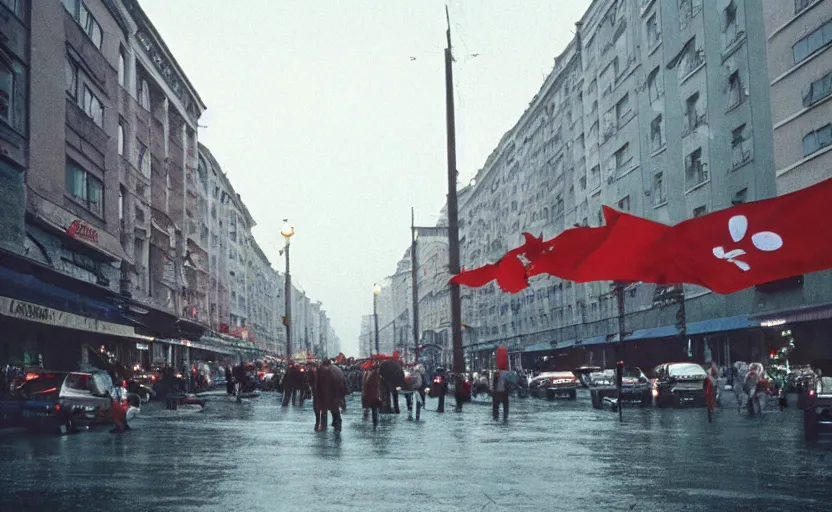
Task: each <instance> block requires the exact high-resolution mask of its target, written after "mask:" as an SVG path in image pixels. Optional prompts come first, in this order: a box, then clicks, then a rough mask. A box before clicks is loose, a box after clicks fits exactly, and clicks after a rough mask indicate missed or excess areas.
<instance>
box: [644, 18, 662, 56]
mask: <svg viewBox="0 0 832 512" xmlns="http://www.w3.org/2000/svg"><path fill="white" fill-rule="evenodd" d="M656 16H658V15H657V14H656V13H653V15H652V16H650V18H648V19H647V47H648V48H651V49H652V48H655V47H656V46H658V44H659V43H661V42H662V33H661V30H660V29H659V22H658V20H657V18H656Z"/></svg>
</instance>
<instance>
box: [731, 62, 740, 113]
mask: <svg viewBox="0 0 832 512" xmlns="http://www.w3.org/2000/svg"><path fill="white" fill-rule="evenodd" d="M741 102H742V81H741V80H740V72H739V71H734V72H733V73H731V76H730V77H728V108H731V107H735V106H737V105H739V104H740V103H741Z"/></svg>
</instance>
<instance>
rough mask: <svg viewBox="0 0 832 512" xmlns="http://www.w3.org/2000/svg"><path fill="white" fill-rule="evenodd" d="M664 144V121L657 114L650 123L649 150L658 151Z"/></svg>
mask: <svg viewBox="0 0 832 512" xmlns="http://www.w3.org/2000/svg"><path fill="white" fill-rule="evenodd" d="M663 146H664V121H663V120H662V115H661V114H659V115H657V116H656V118H655V119H653V121H652V122H651V123H650V150H651V151H658V150H659V149H661V148H662V147H663Z"/></svg>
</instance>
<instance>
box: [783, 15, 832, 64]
mask: <svg viewBox="0 0 832 512" xmlns="http://www.w3.org/2000/svg"><path fill="white" fill-rule="evenodd" d="M829 43H832V21H828V22H826V23H825V24H824V25H823V26H822V27H819V28H818V29H816V30H815V31H814V32H812V33H811V34H809V35H808V36H806V37H804V38H803V39H801V40H800V41H798V42H796V43H795V44H794V46H792V53H793V54H794V63H795V64H797V63H799V62H802V61H804V60H806V59H807V58H809V56H811V55H813V54H814V53H816V52H818V51H820V50H821V49H822V48H825V47H826V46H827V45H828V44H829Z"/></svg>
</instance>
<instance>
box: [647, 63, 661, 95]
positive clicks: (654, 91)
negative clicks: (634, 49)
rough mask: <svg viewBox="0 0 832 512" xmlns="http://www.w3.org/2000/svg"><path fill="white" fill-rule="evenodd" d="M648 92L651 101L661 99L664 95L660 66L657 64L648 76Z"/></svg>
mask: <svg viewBox="0 0 832 512" xmlns="http://www.w3.org/2000/svg"><path fill="white" fill-rule="evenodd" d="M647 92H648V95H649V98H650V103H654V102H656V101H658V100H659V98H660V97H661V95H662V82H661V76H660V75H659V67H658V66H657V67H656V68H655V69H654V70H653V71H651V72H650V75H649V76H648V77H647Z"/></svg>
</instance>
